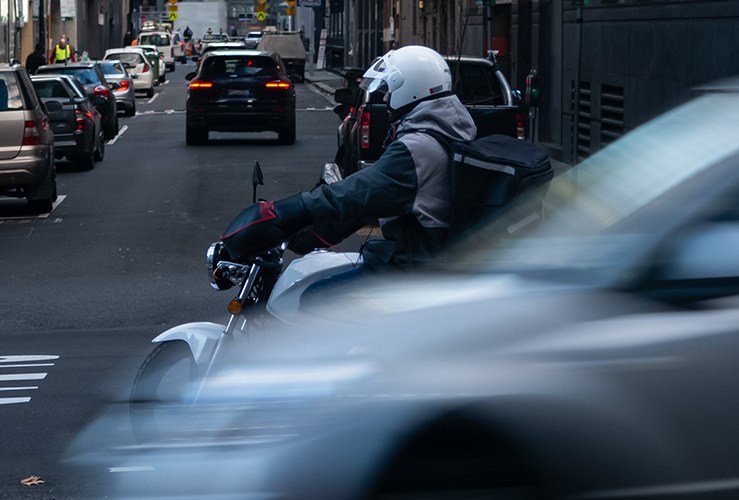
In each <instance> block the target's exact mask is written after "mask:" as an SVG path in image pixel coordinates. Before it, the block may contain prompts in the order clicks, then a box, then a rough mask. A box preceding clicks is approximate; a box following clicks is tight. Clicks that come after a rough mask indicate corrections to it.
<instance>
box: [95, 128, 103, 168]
mask: <svg viewBox="0 0 739 500" xmlns="http://www.w3.org/2000/svg"><path fill="white" fill-rule="evenodd" d="M104 158H105V138H104V137H103V133H102V132H100V133H99V134H98V140H97V147H96V148H95V161H103V159H104Z"/></svg>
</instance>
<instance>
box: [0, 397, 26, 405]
mask: <svg viewBox="0 0 739 500" xmlns="http://www.w3.org/2000/svg"><path fill="white" fill-rule="evenodd" d="M29 401H31V398H0V405H14V404H18V403H28V402H29Z"/></svg>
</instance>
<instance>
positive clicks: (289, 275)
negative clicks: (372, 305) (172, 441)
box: [129, 162, 361, 442]
mask: <svg viewBox="0 0 739 500" xmlns="http://www.w3.org/2000/svg"><path fill="white" fill-rule="evenodd" d="M340 179H341V174H340V172H339V169H338V167H337V165H336V164H335V163H327V164H326V165H324V168H323V171H322V174H321V181H320V182H323V183H332V182H336V181H337V180H340ZM260 184H263V178H262V173H261V169H260V168H259V164H258V162H255V163H254V168H253V171H252V186H253V202H254V203H256V202H257V186H258V185H260ZM286 249H287V243H286V242H283V243H281V244H279V245H277V246H275V247H273V248H270V249H268V250H266V251H264V252H262V253H261V254H259V255H256V256H252V257H249V258H246V259H244V260H243V261H240V262H234V261H231V260H227V259H226V257H227V255H226V253H225V252H224V249H223V244H222V243H221V242H215V243H213V244H211V245H210V247H209V248H208V251H207V253H206V261H207V270H208V273H209V275H210V283H211V287H212V288H214V289H215V290H226V289H230V288H232V287H236V290H237V293H236V296H235V297H234V298H232V299H231V300H230V301H229V303H228V312H229V313H230V317H229V319H228V322H227V323H226V324H225V325H222V324H218V323H211V322H194V323H186V324H182V325H178V326H175V327H173V328H170V329H168V330H166V331H164V332H162V333H161V334H159V335H158V336H156V337H155V338H154V339H152V342H153V343H154V344H156V346H155V347H154V349H153V350H152V352H151V353H150V354H149V355H148V356H147V357H146V359H145V360H144V362H143V363H142V364H141V367H140V368H139V370H138V372H137V373H136V376H135V378H134V382H133V387H132V389H131V395H130V402H129V404H130V415H131V419H132V426H133V431H134V435H135V437H136V439H137V440H138V441H139V442H151V441H152V440H157V439H161V437H162V435H163V434H164V432H165V430H164V429H160V428H159V425H158V424H159V419H158V418H157V417H158V415H162V416H163V418H162V422H165V423H163V424H162V425H164V426H166V415H167V414H168V412H169V411H171V410H173V409H175V410H176V409H178V408H181V406H182V405H183V404H184V405H194V404H196V403H197V402H198V396H199V392H200V391H199V390H196V391H194V394H193V393H192V392H191V391H189V390H188V389H190V388H191V387H192V383H193V382H195V381H200V385H199V387H202V381H205V380H206V379H207V378H208V375H209V373H211V370H212V369H213V368H214V366H216V364H217V363H218V362H219V360H221V358H223V357H224V354H223V353H224V352H227V351H228V350H229V349H228V346H230V345H231V344H233V343H234V342H242V341H244V340H246V339H248V337H249V336H250V335H251V334H253V333H254V332H256V331H259V329H260V328H263V327H265V326H267V325H268V324H269V323H270V322H273V321H280V322H283V323H286V324H290V323H292V322H293V321H294V320H295V318H296V316H297V315H298V314H299V305H300V299H301V297H302V295H303V294H304V293H305V291H306V289H307V288H308V287H310V286H311V285H312V284H314V283H316V282H318V281H320V280H323V279H325V278H327V277H330V276H333V275H336V274H338V273H341V272H344V271H347V270H349V269H352V268H354V267H356V266H357V265H359V264H360V263H361V257H360V255H359V253H356V252H342V253H338V252H333V251H327V250H317V251H314V252H311V253H308V254H306V255H305V256H303V257H300V258H297V259H295V260H293V261H292V262H290V264H289V265H288V266H287V267H285V260H284V253H285V251H286Z"/></svg>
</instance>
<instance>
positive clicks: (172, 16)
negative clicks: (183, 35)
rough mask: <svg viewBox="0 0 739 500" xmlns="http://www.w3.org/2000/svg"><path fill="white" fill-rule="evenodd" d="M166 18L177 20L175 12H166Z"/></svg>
mask: <svg viewBox="0 0 739 500" xmlns="http://www.w3.org/2000/svg"><path fill="white" fill-rule="evenodd" d="M167 19H169V20H170V21H176V20H177V12H170V13H169V14H167Z"/></svg>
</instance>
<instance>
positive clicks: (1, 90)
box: [0, 73, 23, 111]
mask: <svg viewBox="0 0 739 500" xmlns="http://www.w3.org/2000/svg"><path fill="white" fill-rule="evenodd" d="M19 109H23V100H22V99H21V92H20V89H19V88H18V82H16V80H15V75H13V74H12V73H0V111H16V110H19Z"/></svg>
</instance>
